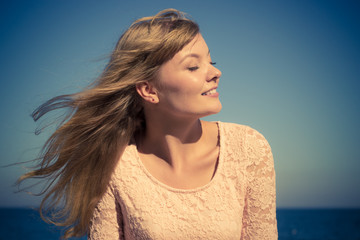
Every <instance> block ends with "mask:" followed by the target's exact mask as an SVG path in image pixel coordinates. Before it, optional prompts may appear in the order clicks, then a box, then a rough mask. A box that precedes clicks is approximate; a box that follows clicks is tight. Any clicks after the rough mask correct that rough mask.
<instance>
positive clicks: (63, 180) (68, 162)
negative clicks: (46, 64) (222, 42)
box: [18, 9, 199, 238]
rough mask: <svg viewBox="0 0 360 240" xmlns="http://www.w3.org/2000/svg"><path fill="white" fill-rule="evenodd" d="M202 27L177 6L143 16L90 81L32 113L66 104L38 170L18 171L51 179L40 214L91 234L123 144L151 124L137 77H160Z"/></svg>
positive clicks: (70, 232)
mask: <svg viewBox="0 0 360 240" xmlns="http://www.w3.org/2000/svg"><path fill="white" fill-rule="evenodd" d="M198 33H199V27H198V25H197V24H196V23H195V22H194V21H192V20H189V19H187V18H186V17H185V16H184V15H183V14H182V13H180V12H178V11H177V10H175V9H166V10H163V11H161V12H159V13H158V14H156V15H155V16H151V17H145V18H141V19H138V20H136V21H135V22H134V23H133V24H132V25H131V26H130V27H129V28H128V29H127V30H126V31H125V32H124V34H123V35H122V36H121V38H120V39H119V41H118V43H117V45H116V47H115V49H114V50H113V52H112V54H111V57H110V60H109V63H108V64H107V66H106V67H105V69H104V70H103V72H102V74H101V75H100V76H99V78H98V79H97V80H96V81H95V82H94V83H93V84H92V85H90V86H89V87H88V88H86V89H85V90H84V91H81V92H78V93H75V94H69V95H61V96H57V97H54V98H52V99H50V100H48V101H47V102H45V103H44V104H43V105H41V106H40V107H38V108H37V109H36V110H35V111H34V112H33V113H32V117H33V119H34V121H37V120H39V119H40V118H41V117H42V116H43V115H44V114H46V113H48V112H50V111H53V110H56V109H66V110H67V114H66V116H65V117H64V119H63V120H62V121H61V123H60V124H59V126H58V127H57V128H56V130H55V132H54V133H53V134H52V135H51V136H50V138H49V139H48V140H47V141H46V143H45V145H44V146H43V148H42V150H41V152H40V156H39V160H38V161H39V162H38V164H37V165H36V166H35V167H34V170H33V171H30V172H28V173H26V174H24V175H23V176H21V177H20V178H19V179H18V183H19V184H20V183H21V182H22V181H23V180H25V179H29V178H40V179H44V180H48V182H47V185H46V188H45V190H43V191H42V192H41V193H40V195H44V198H43V200H42V202H41V205H40V214H41V216H42V217H43V219H44V220H45V221H47V222H49V223H53V224H55V225H57V226H63V227H65V229H66V231H65V233H64V238H69V237H79V236H82V235H84V234H86V232H87V231H88V227H89V224H90V221H91V218H92V215H93V211H94V209H95V207H96V205H97V203H98V201H99V200H100V199H101V197H102V196H103V194H104V193H105V191H106V188H107V187H108V184H109V181H110V178H111V175H112V173H113V170H114V168H115V166H116V164H117V162H118V160H119V158H120V157H121V155H122V152H123V150H124V148H125V147H126V146H127V145H128V144H129V143H130V141H132V139H133V138H134V136H135V134H140V136H141V132H142V131H143V130H144V128H145V126H146V125H145V123H144V121H145V120H144V114H143V106H142V104H143V103H142V100H141V97H140V96H139V95H138V94H137V92H136V87H135V86H136V84H138V83H142V82H145V81H156V75H157V72H158V70H159V68H160V66H161V65H162V64H163V63H165V62H166V61H168V60H170V59H171V58H172V57H173V56H174V55H175V54H176V53H177V52H179V51H180V50H181V49H182V48H183V47H184V46H185V45H186V44H187V43H189V42H190V41H191V40H192V39H193V38H194V37H195V36H196V35H197V34H198ZM49 213H51V214H49Z"/></svg>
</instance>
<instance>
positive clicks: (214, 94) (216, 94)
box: [201, 86, 219, 97]
mask: <svg viewBox="0 0 360 240" xmlns="http://www.w3.org/2000/svg"><path fill="white" fill-rule="evenodd" d="M217 88H218V87H217V86H216V87H213V88H210V89H208V90H206V91H205V92H203V93H206V92H209V91H211V90H214V89H217ZM203 93H201V96H203V97H218V96H219V93H218V92H216V93H213V94H210V95H202V94H203Z"/></svg>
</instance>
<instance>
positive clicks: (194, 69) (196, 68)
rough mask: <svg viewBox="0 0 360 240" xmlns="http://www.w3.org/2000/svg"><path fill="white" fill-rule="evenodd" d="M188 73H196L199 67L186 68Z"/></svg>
mask: <svg viewBox="0 0 360 240" xmlns="http://www.w3.org/2000/svg"><path fill="white" fill-rule="evenodd" d="M188 69H189V71H190V72H193V71H196V70H198V69H199V67H189V68H188Z"/></svg>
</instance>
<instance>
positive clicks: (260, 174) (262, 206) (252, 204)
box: [241, 128, 278, 240]
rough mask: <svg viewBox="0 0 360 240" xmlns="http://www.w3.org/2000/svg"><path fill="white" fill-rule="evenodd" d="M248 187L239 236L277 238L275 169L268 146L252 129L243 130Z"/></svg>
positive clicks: (262, 238)
mask: <svg viewBox="0 0 360 240" xmlns="http://www.w3.org/2000/svg"><path fill="white" fill-rule="evenodd" d="M245 146H246V152H247V156H248V161H249V162H248V165H247V169H246V171H247V180H248V184H247V189H246V199H245V207H244V215H243V228H242V234H241V239H251V240H254V239H261V240H266V239H277V238H278V233H277V222H276V191H275V170H274V161H273V156H272V153H271V148H270V146H269V144H268V142H267V141H266V139H265V138H264V137H263V136H262V135H261V134H260V133H258V132H257V131H255V130H254V129H251V128H249V129H247V131H246V143H245Z"/></svg>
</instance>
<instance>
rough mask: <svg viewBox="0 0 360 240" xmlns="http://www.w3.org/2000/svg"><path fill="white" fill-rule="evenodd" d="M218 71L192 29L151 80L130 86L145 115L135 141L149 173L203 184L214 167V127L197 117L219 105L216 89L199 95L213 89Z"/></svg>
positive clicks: (182, 185) (186, 184) (171, 182)
mask: <svg viewBox="0 0 360 240" xmlns="http://www.w3.org/2000/svg"><path fill="white" fill-rule="evenodd" d="M220 76H221V72H220V70H219V69H217V68H216V67H214V63H212V61H211V57H210V52H209V49H208V46H207V45H206V42H205V40H204V39H203V37H202V36H201V35H200V34H198V35H197V36H196V37H195V38H194V39H193V40H192V41H191V42H190V43H189V44H187V45H186V46H185V47H184V48H183V49H182V50H181V51H179V52H178V53H177V54H175V56H174V57H173V58H172V59H171V60H169V61H168V62H166V63H164V64H163V65H162V66H161V68H160V70H159V73H158V76H157V77H158V78H157V81H155V82H156V84H154V83H152V82H146V83H142V84H138V85H137V86H136V89H137V92H138V93H139V95H140V96H141V97H142V98H143V100H144V113H145V120H146V133H145V135H144V136H143V137H142V138H141V139H138V140H137V147H138V152H139V156H140V159H141V161H142V162H143V164H144V166H145V168H146V169H147V170H148V171H149V172H150V174H152V175H153V176H154V177H155V178H157V179H158V180H159V181H161V182H163V183H164V184H166V185H168V186H170V187H174V188H179V189H192V188H196V187H200V186H203V185H206V184H207V183H208V182H210V181H211V179H212V177H213V175H214V173H215V171H216V166H217V158H218V155H219V144H218V126H217V124H216V123H211V122H205V121H201V120H200V118H201V117H204V116H207V115H210V114H215V113H218V112H219V111H220V110H221V103H220V100H219V97H218V93H216V92H215V93H213V94H210V95H204V94H203V93H205V92H207V91H209V90H211V89H216V88H217V86H218V84H219V78H220ZM154 143H156V144H154Z"/></svg>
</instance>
